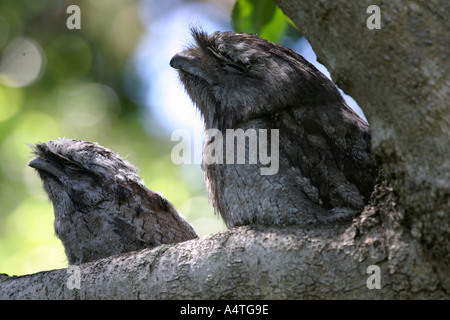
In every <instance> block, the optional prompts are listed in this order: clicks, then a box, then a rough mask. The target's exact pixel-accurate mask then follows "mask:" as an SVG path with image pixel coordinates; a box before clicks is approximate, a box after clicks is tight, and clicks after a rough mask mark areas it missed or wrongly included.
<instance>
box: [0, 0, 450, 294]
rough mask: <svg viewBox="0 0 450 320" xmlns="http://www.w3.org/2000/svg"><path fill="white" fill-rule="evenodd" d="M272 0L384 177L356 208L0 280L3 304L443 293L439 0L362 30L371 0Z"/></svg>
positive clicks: (443, 63)
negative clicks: (332, 219)
mask: <svg viewBox="0 0 450 320" xmlns="http://www.w3.org/2000/svg"><path fill="white" fill-rule="evenodd" d="M275 2H276V3H277V4H278V5H279V6H280V7H281V8H282V9H283V11H284V12H285V13H286V14H287V15H288V16H289V17H290V18H291V19H292V20H293V21H294V22H295V23H296V24H297V26H298V27H299V28H300V30H301V31H302V32H303V33H304V34H305V36H306V37H307V39H308V40H309V41H310V43H311V45H312V46H313V48H314V50H315V51H316V53H317V56H318V57H319V59H320V61H321V62H322V63H323V64H324V65H325V66H326V67H327V68H328V69H329V70H330V72H331V75H332V77H333V79H334V81H335V82H336V83H337V84H338V85H339V86H340V87H341V88H342V89H343V90H344V91H346V92H347V93H348V94H350V95H351V96H353V98H355V100H356V101H357V102H358V103H359V105H360V106H361V107H362V108H363V110H364V113H365V115H366V117H367V119H368V121H369V123H370V125H371V128H372V139H373V140H372V141H373V142H372V143H373V152H374V155H375V156H376V159H377V160H378V161H379V163H380V165H381V166H382V167H383V168H384V171H385V172H386V178H384V177H382V178H380V182H379V184H378V185H377V187H376V189H375V192H374V194H373V195H372V199H371V202H370V204H369V205H368V206H367V207H366V208H365V210H364V212H363V213H362V214H361V215H360V216H359V217H358V218H356V219H354V220H353V221H352V222H351V223H347V224H337V225H325V226H319V227H312V228H306V229H300V228H298V227H283V228H281V227H280V228H275V227H270V228H263V227H257V226H255V227H240V228H235V229H232V230H229V231H226V232H222V233H218V234H214V235H209V236H205V237H202V238H200V239H197V240H191V241H187V242H184V243H179V244H175V245H163V246H160V247H158V248H155V249H145V250H142V251H139V252H133V253H128V254H124V255H121V256H114V257H109V258H106V259H103V260H99V261H96V262H92V263H87V264H84V265H81V266H79V267H75V268H71V269H69V270H66V269H62V270H54V271H49V272H41V273H37V274H32V275H27V276H21V277H8V276H6V275H0V299H137V298H140V299H152V298H153V299H181V298H183V299H185V298H187V299H191V298H192V299H330V298H331V299H334V298H336V299H340V298H347V299H351V298H357V299H382V298H391V299H398V298H400V299H411V298H447V299H448V298H450V279H449V277H448V275H449V274H450V269H449V266H450V263H449V262H450V244H449V242H450V237H449V235H450V234H449V233H450V222H449V220H450V213H449V211H450V209H449V204H450V197H449V195H450V162H449V155H450V152H449V148H450V143H449V141H450V137H449V133H450V130H449V124H450V112H449V111H450V110H448V107H447V106H448V102H447V101H449V100H450V95H449V87H450V86H449V84H450V83H449V79H450V78H449V77H448V76H446V75H447V74H450V72H449V67H450V63H449V57H450V47H449V43H450V39H449V33H448V31H447V30H449V29H450V28H449V27H450V26H449V24H450V23H449V22H448V16H449V13H450V12H449V7H450V5H449V4H448V3H447V2H446V1H425V2H417V3H416V2H414V1H413V2H411V1H409V2H405V1H400V0H398V1H389V2H388V3H382V4H381V5H380V9H381V13H380V17H381V29H372V30H370V29H368V28H367V25H366V20H367V19H368V18H369V17H370V15H371V14H367V13H366V10H367V7H368V6H369V5H370V4H371V3H370V2H365V1H347V0H333V1H331V0H329V1H326V0H322V1H316V0H302V1H299V0H276V1H275ZM68 271H69V273H68Z"/></svg>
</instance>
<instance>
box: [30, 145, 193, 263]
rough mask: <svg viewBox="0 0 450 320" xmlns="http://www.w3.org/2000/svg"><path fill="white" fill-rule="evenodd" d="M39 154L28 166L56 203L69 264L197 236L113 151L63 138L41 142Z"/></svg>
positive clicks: (36, 149)
mask: <svg viewBox="0 0 450 320" xmlns="http://www.w3.org/2000/svg"><path fill="white" fill-rule="evenodd" d="M34 155H35V156H36V158H35V159H34V160H32V161H31V162H30V164H29V166H30V167H32V168H34V169H36V170H37V171H38V173H39V176H40V177H41V179H42V181H43V186H44V190H45V191H46V193H47V194H48V197H49V198H50V200H51V201H52V203H53V209H54V214H55V222H54V227H55V233H56V235H57V236H58V238H59V239H60V240H61V241H62V243H63V245H64V248H65V252H66V256H67V259H68V262H69V263H70V264H80V263H84V262H89V261H93V260H97V259H101V258H104V257H107V256H110V255H114V254H119V253H124V252H129V251H134V250H138V249H141V248H145V247H155V246H158V245H161V244H165V243H175V242H181V241H185V240H190V239H194V238H197V234H196V233H195V231H194V229H193V228H192V226H191V225H190V224H189V222H188V221H187V220H186V219H185V218H184V217H183V216H182V215H181V214H180V213H179V212H178V211H177V210H176V209H175V207H174V206H173V205H172V204H171V203H170V202H169V201H168V200H167V199H166V198H164V197H163V196H162V195H161V194H159V193H156V192H153V191H152V190H149V189H148V188H146V187H145V185H144V182H143V181H142V180H141V178H140V177H139V175H138V173H137V169H136V168H135V167H134V166H132V165H131V164H130V163H128V162H127V161H124V160H122V159H121V158H120V156H119V155H118V154H116V153H114V152H112V151H111V150H109V149H107V148H104V147H102V146H100V145H98V144H97V143H93V142H89V141H80V140H71V139H65V138H64V139H58V140H55V141H49V142H48V143H42V144H36V145H35V146H34Z"/></svg>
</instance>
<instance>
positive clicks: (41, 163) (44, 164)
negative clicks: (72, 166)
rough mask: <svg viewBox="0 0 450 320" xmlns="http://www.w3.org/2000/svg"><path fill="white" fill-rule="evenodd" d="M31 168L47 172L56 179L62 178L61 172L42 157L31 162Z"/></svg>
mask: <svg viewBox="0 0 450 320" xmlns="http://www.w3.org/2000/svg"><path fill="white" fill-rule="evenodd" d="M28 166H30V167H31V168H34V169H36V170H37V171H39V172H46V173H49V174H51V175H53V176H55V177H56V178H58V177H60V176H61V171H60V170H58V169H57V168H55V166H53V165H52V164H51V163H50V162H49V161H47V160H45V159H42V158H40V157H37V158H36V159H33V160H31V162H30V163H29V164H28Z"/></svg>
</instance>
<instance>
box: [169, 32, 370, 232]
mask: <svg viewBox="0 0 450 320" xmlns="http://www.w3.org/2000/svg"><path fill="white" fill-rule="evenodd" d="M192 35H193V38H194V40H195V44H194V45H192V46H191V47H189V48H188V49H186V50H184V51H182V52H180V53H178V54H177V55H175V56H174V57H173V58H172V60H171V61H170V65H171V66H172V67H174V68H176V69H178V73H179V77H180V79H181V81H182V83H183V84H184V86H185V88H186V91H187V92H188V94H189V95H190V97H191V99H192V100H193V102H194V103H195V104H196V105H197V107H198V109H199V110H200V112H201V114H202V115H203V118H204V121H205V125H206V129H209V128H217V129H219V130H221V132H222V133H223V134H224V142H223V143H224V145H225V144H226V139H227V134H226V131H225V129H237V128H242V129H243V130H247V129H249V128H254V129H279V171H278V173H277V174H275V175H261V174H260V170H259V168H260V167H262V165H261V163H258V164H256V165H252V164H217V163H215V164H207V163H205V151H204V157H203V158H204V160H203V165H202V167H203V170H204V171H205V180H206V184H207V189H208V192H209V195H210V198H211V200H212V202H213V205H214V207H215V209H216V210H217V211H219V212H220V214H221V216H222V217H223V219H224V220H225V222H226V224H227V226H228V227H233V226H239V225H246V224H252V223H257V224H267V225H274V224H275V225H277V224H311V223H327V222H332V221H336V220H343V219H348V218H351V217H353V216H355V215H356V214H358V213H359V212H361V211H362V209H363V208H364V206H365V204H366V203H367V201H368V199H369V197H370V194H371V192H372V190H373V187H374V182H375V178H376V175H377V170H376V168H375V167H374V166H373V165H372V160H371V155H370V152H371V150H370V130H369V126H368V125H367V124H366V123H365V122H364V121H363V120H361V119H360V118H359V117H358V115H357V114H356V113H355V112H354V111H352V110H351V109H350V108H349V107H348V106H347V105H346V104H345V102H344V100H343V99H342V97H341V95H340V94H339V92H338V90H337V89H336V87H335V86H334V84H333V83H332V82H331V81H330V80H329V79H327V78H326V77H325V76H324V75H323V74H322V73H320V72H319V71H318V70H317V69H316V68H315V67H314V66H312V65H311V64H310V63H308V62H307V61H306V60H305V59H304V58H303V57H301V56H300V55H298V54H297V53H295V52H294V51H292V50H290V49H287V48H284V47H282V46H279V45H276V44H273V43H271V42H269V41H266V40H263V39H260V38H258V37H256V36H254V35H250V34H237V33H231V32H215V33H213V34H211V35H208V34H206V33H205V32H202V31H199V30H195V29H193V30H192ZM209 143H211V140H210V138H209V137H208V136H207V137H205V146H207V145H208V144H209ZM269 144H270V143H269ZM204 150H205V149H204Z"/></svg>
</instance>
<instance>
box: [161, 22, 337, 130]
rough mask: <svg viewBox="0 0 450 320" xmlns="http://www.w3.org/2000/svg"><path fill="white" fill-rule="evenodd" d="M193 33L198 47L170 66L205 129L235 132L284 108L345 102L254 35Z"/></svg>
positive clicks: (284, 51)
mask: <svg viewBox="0 0 450 320" xmlns="http://www.w3.org/2000/svg"><path fill="white" fill-rule="evenodd" d="M191 33H192V36H193V38H194V41H195V43H194V44H193V45H192V46H190V47H189V48H187V49H186V50H184V51H181V52H179V53H178V54H176V55H175V56H174V57H173V58H172V60H171V61H170V65H171V66H172V67H173V68H175V69H178V73H179V77H180V79H181V81H182V83H183V84H184V86H185V88H186V91H187V92H188V94H189V95H190V97H191V99H192V100H193V102H194V103H195V104H196V105H197V107H198V109H199V110H200V112H201V113H202V115H203V117H204V120H205V123H206V127H207V128H211V127H215V128H217V127H218V128H219V129H225V128H234V127H236V126H238V125H239V123H240V122H245V121H247V120H249V119H252V118H256V117H258V116H261V115H263V114H266V115H267V114H268V115H271V114H272V115H274V114H276V113H277V112H278V111H280V110H282V109H284V108H289V107H297V106H298V105H305V106H312V107H313V106H314V105H317V104H323V103H327V102H328V101H335V100H336V99H342V98H341V96H340V95H339V93H338V91H337V90H336V88H335V87H334V85H333V83H332V82H331V81H329V80H328V79H327V78H326V77H325V76H324V75H323V74H322V73H320V71H318V70H317V69H316V68H315V67H314V66H313V65H311V64H310V63H309V62H308V61H306V60H305V59H304V58H303V57H302V56H300V55H299V54H297V53H296V52H294V51H292V50H290V49H288V48H285V47H282V46H279V45H277V44H274V43H271V42H269V41H267V40H264V39H261V38H259V37H257V36H255V35H252V34H243V33H232V32H215V33H213V34H211V35H208V34H207V33H205V32H203V31H201V30H198V29H192V30H191Z"/></svg>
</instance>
